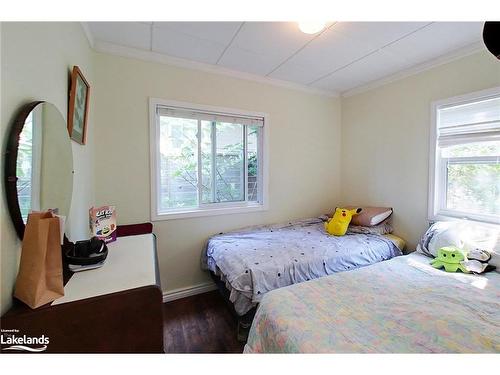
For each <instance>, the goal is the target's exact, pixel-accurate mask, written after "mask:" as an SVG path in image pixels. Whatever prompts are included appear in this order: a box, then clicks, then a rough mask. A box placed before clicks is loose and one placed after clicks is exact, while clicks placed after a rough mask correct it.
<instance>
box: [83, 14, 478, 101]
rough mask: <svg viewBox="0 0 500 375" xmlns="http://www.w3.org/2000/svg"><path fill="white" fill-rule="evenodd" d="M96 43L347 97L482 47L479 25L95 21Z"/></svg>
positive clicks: (437, 23) (445, 23)
mask: <svg viewBox="0 0 500 375" xmlns="http://www.w3.org/2000/svg"><path fill="white" fill-rule="evenodd" d="M88 26H89V29H90V32H91V34H92V37H93V39H94V40H95V41H97V42H98V41H102V42H107V43H113V44H117V45H121V46H125V47H132V48H136V49H140V50H145V51H151V52H156V53H160V54H164V55H168V56H173V57H177V58H182V59H186V60H191V61H195V62H201V63H206V64H211V65H217V66H221V67H223V68H226V69H230V70H233V71H236V72H244V73H251V74H254V75H258V76H263V77H270V78H273V79H278V80H282V81H288V82H292V83H295V84H300V85H305V86H308V87H310V88H315V89H321V90H325V91H328V92H332V93H341V92H346V91H348V90H352V89H354V88H356V87H359V86H363V85H365V84H368V83H370V82H373V81H376V80H379V79H381V78H384V77H387V76H390V75H393V74H395V73H398V72H401V71H403V70H406V69H409V68H411V67H413V66H416V65H419V64H422V63H425V62H428V61H431V60H434V59H436V58H439V57H440V56H443V55H447V54H449V53H452V52H453V51H456V50H459V49H461V48H464V47H467V46H469V45H472V44H474V43H477V42H479V41H480V40H481V39H482V37H481V35H482V23H480V22H332V23H330V24H328V27H327V28H326V29H324V30H323V31H322V32H320V33H318V34H315V35H308V34H304V33H302V32H301V31H300V30H299V29H298V27H297V23H295V22H89V23H88Z"/></svg>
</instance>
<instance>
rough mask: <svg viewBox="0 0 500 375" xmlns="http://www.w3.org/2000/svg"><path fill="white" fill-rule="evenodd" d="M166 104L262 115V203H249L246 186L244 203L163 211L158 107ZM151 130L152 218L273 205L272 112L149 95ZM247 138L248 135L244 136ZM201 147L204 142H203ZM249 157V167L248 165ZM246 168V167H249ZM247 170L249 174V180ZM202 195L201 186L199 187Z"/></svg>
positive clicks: (243, 210)
mask: <svg viewBox="0 0 500 375" xmlns="http://www.w3.org/2000/svg"><path fill="white" fill-rule="evenodd" d="M158 106H166V107H174V108H188V109H191V110H194V111H200V112H214V113H223V114H228V115H234V116H243V117H262V118H263V119H264V126H262V128H261V129H262V130H261V137H260V140H259V145H258V146H259V147H258V155H259V160H260V163H259V166H260V168H259V170H258V181H259V183H260V185H261V187H260V189H259V193H258V197H259V200H258V202H249V201H247V199H248V192H247V190H248V186H247V185H245V201H241V202H218V203H199V205H198V207H190V208H179V209H172V210H169V211H168V212H162V213H159V211H158V202H159V200H160V196H159V194H160V189H159V186H158V184H159V181H160V178H159V174H160V168H159V163H158V157H159V147H160V142H159V141H160V138H159V121H158V120H159V117H158V116H157V107H158ZM149 125H150V126H149V133H150V142H149V145H150V170H151V171H150V184H151V221H162V220H172V219H183V218H189V217H202V216H214V215H227V214H239V213H251V212H258V211H265V210H267V209H268V208H269V187H268V181H269V172H268V169H269V160H268V159H269V157H268V138H269V137H268V133H269V114H267V113H262V112H254V111H247V110H241V109H234V108H226V107H219V106H211V105H204V104H195V103H188V102H182V101H176V100H165V99H159V98H152V97H150V98H149ZM244 138H245V141H246V138H247V135H246V134H245V136H244ZM199 146H200V145H199ZM198 158H200V148H199V147H198ZM247 162H248V161H247V158H246V157H245V167H246V165H247ZM245 170H246V169H245ZM246 180H247V173H245V183H246ZM198 194H200V193H199V189H198Z"/></svg>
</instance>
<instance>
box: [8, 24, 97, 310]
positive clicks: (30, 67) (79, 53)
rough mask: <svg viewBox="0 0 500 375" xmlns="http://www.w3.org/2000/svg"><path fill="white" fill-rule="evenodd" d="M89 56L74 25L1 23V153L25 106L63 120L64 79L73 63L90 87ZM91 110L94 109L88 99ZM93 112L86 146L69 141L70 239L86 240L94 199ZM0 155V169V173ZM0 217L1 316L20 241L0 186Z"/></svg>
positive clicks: (80, 29) (13, 276)
mask: <svg viewBox="0 0 500 375" xmlns="http://www.w3.org/2000/svg"><path fill="white" fill-rule="evenodd" d="M93 54H94V52H93V51H92V50H91V49H90V47H89V44H88V41H87V39H86V37H85V34H84V32H83V29H82V27H81V25H80V24H79V23H48V22H46V23H6V22H3V23H2V25H1V78H2V81H1V121H0V134H1V138H2V150H4V149H5V138H6V134H7V132H8V129H9V127H10V124H11V123H12V121H13V119H14V116H15V113H16V111H17V110H18V109H19V108H20V107H21V106H22V105H23V104H25V103H29V102H31V101H35V100H45V101H48V102H51V103H53V104H54V105H55V106H56V107H57V108H58V109H59V111H60V112H61V113H62V114H63V116H64V118H65V119H66V114H67V104H68V90H69V75H70V72H71V69H72V68H73V65H78V66H80V68H81V69H82V71H83V73H84V74H85V76H86V78H87V80H88V81H89V82H90V84H91V86H92V85H93V83H94V77H93V76H94V73H93ZM90 98H91V99H90V100H91V102H90V108H91V109H92V107H93V106H94V100H93V96H92V95H91V97H90ZM93 124H94V121H93V111H92V110H91V111H90V119H89V123H88V129H89V133H88V137H87V140H88V143H87V145H85V146H81V145H79V144H77V143H75V142H72V147H73V162H74V170H75V174H74V181H73V196H72V202H71V212H70V215H69V220H68V226H67V234H68V237H69V238H70V239H72V240H79V239H83V238H88V207H89V206H90V205H91V204H92V203H93V200H94V181H93V178H94V174H93V171H92V168H93V164H94V159H93V151H94V142H93ZM3 162H4V158H3V157H2V161H1V163H2V166H1V170H2V171H3ZM0 194H1V198H0V215H1V217H0V219H1V237H0V242H1V257H0V260H1V268H0V269H1V286H0V289H1V306H0V307H1V312H2V313H3V312H4V311H5V310H7V309H8V307H9V306H10V304H11V295H12V291H13V286H14V282H15V278H16V276H17V270H18V264H19V256H20V250H21V249H20V241H19V240H18V239H17V236H16V233H15V231H14V227H13V225H12V223H11V220H10V216H9V214H8V212H7V207H6V202H5V194H4V187H3V184H0Z"/></svg>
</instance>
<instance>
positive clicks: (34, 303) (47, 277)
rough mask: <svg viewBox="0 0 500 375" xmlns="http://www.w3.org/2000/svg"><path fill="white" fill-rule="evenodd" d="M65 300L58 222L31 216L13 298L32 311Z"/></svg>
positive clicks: (42, 215)
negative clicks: (57, 300) (61, 298)
mask: <svg viewBox="0 0 500 375" xmlns="http://www.w3.org/2000/svg"><path fill="white" fill-rule="evenodd" d="M62 296H64V287H63V272H62V255H61V238H60V226H59V218H57V217H55V216H54V215H53V214H52V213H51V212H32V213H30V214H29V215H28V222H27V224H26V229H25V231H24V238H23V244H22V252H21V262H20V265H19V273H18V274H17V280H16V286H15V291H14V297H16V298H17V299H19V300H21V301H23V302H24V303H26V304H27V305H28V306H29V307H31V308H32V309H36V308H37V307H40V306H43V305H45V304H47V303H49V302H52V301H54V300H55V299H57V298H59V297H62Z"/></svg>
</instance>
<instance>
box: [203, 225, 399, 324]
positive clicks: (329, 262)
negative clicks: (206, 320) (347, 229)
mask: <svg viewBox="0 0 500 375" xmlns="http://www.w3.org/2000/svg"><path fill="white" fill-rule="evenodd" d="M323 220H324V219H323V218H311V219H306V220H298V221H294V222H289V223H284V224H275V225H265V226H258V227H252V228H247V229H244V230H239V231H234V232H230V233H223V234H219V235H216V236H213V237H211V238H210V239H209V241H208V243H207V246H206V248H205V250H204V252H203V255H202V268H204V269H206V270H209V271H211V273H212V274H213V275H216V276H217V278H218V279H219V280H220V283H221V284H222V285H224V286H225V288H226V289H227V296H228V298H229V300H230V301H231V303H232V305H233V307H234V310H235V312H236V313H237V315H239V316H243V315H245V314H246V313H248V312H249V311H251V310H252V309H254V307H255V306H256V305H257V304H258V303H259V302H260V301H261V299H262V297H263V296H264V295H265V294H266V293H268V292H270V291H272V290H274V289H278V288H282V287H285V286H288V285H292V284H297V283H301V282H304V281H308V280H312V279H317V278H320V277H323V276H328V275H331V274H334V273H336V272H342V271H350V270H354V269H357V268H360V267H364V266H368V265H371V264H374V263H378V262H381V261H384V260H388V259H391V258H393V257H395V256H398V255H401V250H400V249H399V248H398V247H397V246H396V245H395V243H394V242H393V241H392V240H391V239H389V238H388V237H385V236H383V235H374V234H352V233H348V234H347V235H345V236H342V237H336V236H331V235H329V234H328V233H326V232H325V229H324V221H323Z"/></svg>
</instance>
